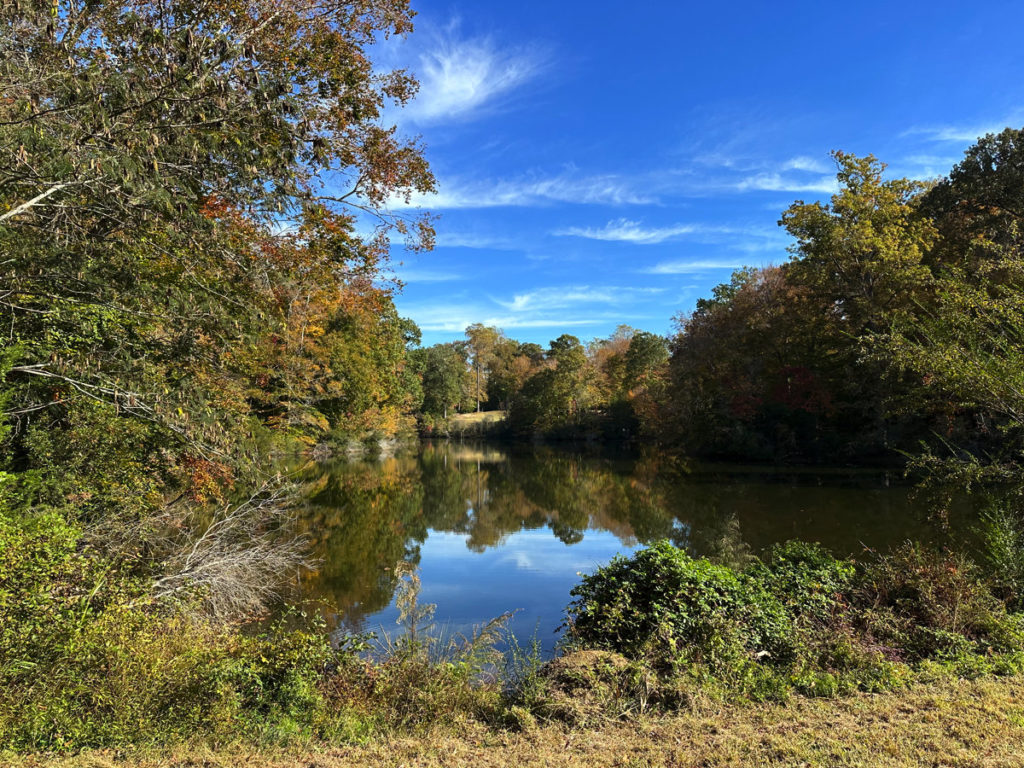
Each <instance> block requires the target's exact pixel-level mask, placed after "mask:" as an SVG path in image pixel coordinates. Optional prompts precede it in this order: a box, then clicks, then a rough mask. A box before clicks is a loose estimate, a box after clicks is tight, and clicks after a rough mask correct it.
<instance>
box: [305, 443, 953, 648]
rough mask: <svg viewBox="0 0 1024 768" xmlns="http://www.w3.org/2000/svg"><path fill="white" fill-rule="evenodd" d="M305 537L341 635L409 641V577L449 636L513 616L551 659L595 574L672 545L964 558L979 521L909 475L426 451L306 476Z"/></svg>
mask: <svg viewBox="0 0 1024 768" xmlns="http://www.w3.org/2000/svg"><path fill="white" fill-rule="evenodd" d="M299 479H300V481H301V483H302V484H303V486H304V494H305V498H306V506H305V510H304V512H303V514H302V517H301V521H300V526H301V528H302V530H303V532H304V533H305V534H306V535H307V536H309V537H310V538H311V539H312V541H313V542H314V546H315V555H316V557H317V560H318V567H317V569H316V570H315V571H313V572H311V573H309V574H307V575H306V576H305V577H304V579H303V582H302V585H301V590H302V593H303V595H302V596H303V597H304V598H306V599H308V600H311V601H314V602H315V603H316V605H317V606H318V609H319V610H321V611H323V612H324V613H325V615H326V616H327V617H328V622H329V624H330V626H331V627H332V630H333V631H334V632H336V633H344V632H368V631H376V632H378V633H380V632H381V631H382V630H383V631H384V632H387V633H389V634H391V635H394V634H395V633H396V632H398V631H399V630H400V628H399V627H398V626H397V625H396V618H397V616H398V611H397V609H396V608H395V606H394V595H395V588H396V585H397V580H396V577H395V566H396V565H397V564H398V563H399V562H400V561H403V560H404V561H407V562H409V563H411V564H414V565H415V566H417V567H418V569H419V575H420V578H421V580H422V591H421V594H420V600H421V602H423V603H433V604H435V605H436V606H437V608H436V613H435V616H434V621H435V629H436V630H439V631H442V632H445V633H450V634H458V633H469V632H470V631H472V628H473V627H474V626H475V625H480V624H482V623H484V622H486V621H488V620H490V619H492V618H494V617H496V616H499V615H500V614H503V613H505V612H508V611H514V612H515V615H514V617H513V618H512V620H511V622H510V625H509V626H510V628H511V630H512V631H513V632H514V633H515V634H516V637H517V638H518V639H519V641H520V642H522V643H529V642H530V641H531V639H532V638H533V637H534V636H535V637H536V639H537V640H538V641H539V643H540V645H541V648H542V650H543V651H544V652H545V653H551V651H552V650H553V648H554V645H555V643H556V641H557V639H558V634H557V633H556V629H557V628H558V626H559V624H560V623H561V622H562V619H563V616H564V609H565V606H566V604H567V603H568V602H569V600H570V599H571V597H570V595H569V591H570V590H571V589H572V587H573V586H574V585H575V584H577V583H578V582H579V578H580V574H581V573H589V572H592V571H593V570H594V569H596V568H598V567H599V566H601V565H603V564H605V563H607V562H608V561H609V560H611V558H612V557H614V556H615V555H616V554H618V553H628V552H630V551H632V550H633V549H635V548H637V547H640V546H643V545H645V544H649V543H651V542H654V541H657V540H659V539H669V540H671V541H672V542H673V543H675V544H676V545H677V546H680V547H684V548H685V549H686V550H687V551H689V552H690V553H691V554H693V555H695V556H701V557H710V558H712V559H714V560H716V561H718V562H724V563H726V564H731V565H736V564H742V563H743V562H745V561H747V560H749V559H750V558H751V557H752V556H754V555H756V554H757V553H759V552H761V551H762V550H764V549H765V548H766V547H768V546H770V545H771V544H773V543H775V542H779V541H785V540H787V539H792V538H800V539H805V540H809V541H817V542H820V543H821V544H823V545H825V546H826V547H828V548H829V549H831V550H832V551H833V552H835V553H836V554H839V555H853V556H858V557H859V556H870V552H869V550H879V551H884V550H886V549H888V548H890V547H892V546H894V545H896V544H899V543H901V542H903V541H905V540H907V539H916V540H932V541H939V542H941V543H944V544H950V543H952V544H954V545H959V546H964V545H965V544H966V542H967V541H968V539H969V534H970V530H971V527H972V526H971V523H970V520H969V517H970V516H969V514H968V513H967V512H966V511H961V512H960V513H958V514H957V515H956V516H955V517H954V519H952V520H951V522H950V525H948V526H946V527H943V526H941V525H939V524H937V523H936V521H934V520H930V519H929V517H928V515H927V514H926V512H927V510H926V509H925V508H924V507H925V504H924V502H923V501H920V500H917V499H915V495H914V493H913V489H912V488H910V487H909V486H908V485H906V484H904V483H903V482H902V480H901V475H900V473H898V472H895V473H892V472H890V473H886V472H881V471H864V470H857V471H847V470H828V471H826V470H814V469H810V470H794V469H786V470H777V469H770V468H768V469H766V468H763V467H760V468H758V467H740V466H731V465H729V466H726V465H693V464H687V463H685V462H681V461H679V460H672V459H669V458H667V457H664V456H660V455H653V454H652V455H630V454H615V453H608V452H581V451H573V450H568V449H556V448H541V447H538V448H526V447H519V448H508V447H504V446H494V445H481V444H473V445H471V444H465V445H462V444H457V443H433V444H431V443H425V444H423V445H421V446H420V447H419V449H418V450H415V451H410V452H408V453H407V454H403V455H398V456H394V457H389V458H384V459H376V460H347V459H346V460H336V461H332V462H328V463H319V464H313V465H310V466H308V467H306V468H305V469H304V470H302V471H301V473H300V475H299Z"/></svg>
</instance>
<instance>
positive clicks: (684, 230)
mask: <svg viewBox="0 0 1024 768" xmlns="http://www.w3.org/2000/svg"><path fill="white" fill-rule="evenodd" d="M697 229H698V227H697V226H696V225H693V224H673V225H671V226H668V227H645V226H644V225H642V224H641V223H640V222H638V221H631V220H629V219H616V220H614V221H609V222H608V223H607V224H605V225H604V226H603V227H598V228H594V227H567V228H565V229H559V230H556V231H555V232H553V233H552V234H554V235H559V236H569V237H583V238H587V239H589V240H607V241H612V242H623V243H636V244H638V245H649V244H654V243H663V242H665V241H666V240H670V239H672V238H675V237H680V236H682V235H688V234H692V233H693V232H696V231H697Z"/></svg>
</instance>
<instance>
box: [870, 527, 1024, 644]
mask: <svg viewBox="0 0 1024 768" xmlns="http://www.w3.org/2000/svg"><path fill="white" fill-rule="evenodd" d="M858 582H859V583H858V585H857V587H856V589H855V590H854V591H853V597H854V600H855V602H856V604H857V607H858V608H859V610H860V617H861V618H860V621H861V624H862V627H863V628H864V630H865V631H866V632H867V633H868V634H869V635H870V636H871V637H873V638H874V639H876V640H877V641H879V642H881V643H884V644H885V645H888V646H890V647H892V648H893V649H896V650H897V652H899V653H901V654H902V655H904V657H905V658H907V659H908V660H918V659H926V658H951V657H956V656H961V655H963V654H964V653H981V654H986V653H992V652H1001V651H1013V650H1019V649H1021V648H1022V646H1024V633H1022V628H1021V625H1020V621H1019V620H1018V619H1017V618H1016V617H1014V616H1011V615H1008V614H1007V612H1006V608H1005V606H1004V604H1003V603H1002V602H1001V601H999V600H998V599H996V597H995V596H994V595H993V594H992V593H991V591H990V590H989V589H988V587H987V586H986V585H985V584H984V582H983V581H982V579H981V574H980V573H979V571H978V568H977V567H976V566H975V565H974V564H973V563H971V562H970V561H969V560H967V559H966V558H965V557H963V556H962V555H957V554H952V553H948V552H939V551H933V550H929V549H926V548H924V547H922V546H920V545H919V544H913V543H908V544H905V545H904V546H903V547H901V548H900V549H898V550H896V551H895V552H893V553H892V554H890V555H887V556H885V557H880V558H878V559H877V560H876V561H875V562H873V563H871V564H869V565H868V566H867V567H866V568H865V569H864V572H863V573H862V574H861V576H860V577H859V579H858Z"/></svg>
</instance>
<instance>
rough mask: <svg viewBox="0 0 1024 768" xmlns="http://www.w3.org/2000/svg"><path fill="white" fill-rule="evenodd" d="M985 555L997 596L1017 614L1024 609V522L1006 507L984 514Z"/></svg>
mask: <svg viewBox="0 0 1024 768" xmlns="http://www.w3.org/2000/svg"><path fill="white" fill-rule="evenodd" d="M981 534H982V542H983V548H982V554H983V555H984V558H985V561H986V562H985V565H986V566H987V567H988V572H989V573H990V578H991V580H992V582H993V583H994V585H995V588H996V591H997V594H998V595H999V596H1000V597H1001V598H1002V599H1003V600H1004V601H1005V602H1006V603H1007V605H1008V606H1009V607H1010V608H1011V609H1013V610H1016V611H1020V610H1021V609H1022V608H1024V522H1022V521H1021V518H1020V515H1019V514H1017V513H1015V512H1014V511H1013V510H1012V509H1010V508H1008V507H1006V506H994V507H992V508H990V509H988V510H987V511H986V512H984V513H983V514H982V519H981Z"/></svg>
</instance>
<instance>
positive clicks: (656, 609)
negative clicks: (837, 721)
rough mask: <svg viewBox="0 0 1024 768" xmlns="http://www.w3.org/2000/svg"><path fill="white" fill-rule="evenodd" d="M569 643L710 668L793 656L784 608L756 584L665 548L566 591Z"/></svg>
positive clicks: (618, 561) (622, 560) (617, 563)
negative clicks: (759, 658)
mask: <svg viewBox="0 0 1024 768" xmlns="http://www.w3.org/2000/svg"><path fill="white" fill-rule="evenodd" d="M571 594H572V595H573V596H574V597H575V598H576V599H575V600H574V601H573V602H572V603H570V605H569V608H568V616H569V618H568V627H569V632H570V635H569V642H571V643H574V644H579V645H582V646H596V647H601V648H606V649H608V650H612V651H616V652H618V653H623V654H625V655H627V656H631V657H634V658H635V657H639V656H644V655H648V654H650V655H651V656H652V657H661V658H663V659H668V660H671V661H672V662H673V663H697V664H705V665H708V666H709V667H711V668H715V667H716V666H717V665H720V664H728V663H732V662H734V661H735V660H736V659H737V658H739V657H740V656H742V655H743V654H744V653H749V654H752V655H756V654H762V656H765V655H766V656H767V657H768V658H770V659H773V660H774V659H779V660H781V659H783V658H786V657H788V656H789V655H790V654H791V653H792V648H791V640H790V635H791V631H792V630H791V627H790V626H789V619H788V617H787V616H786V614H785V611H784V610H783V607H782V605H781V604H780V603H778V601H777V600H775V599H774V598H773V597H772V596H771V595H770V594H769V593H768V592H767V591H765V590H764V589H763V588H762V587H761V585H760V584H757V583H756V582H753V581H751V580H750V579H748V578H746V577H745V576H744V575H742V574H736V573H734V572H733V571H731V570H730V569H729V568H726V567H724V566H720V565H714V564H713V563H710V562H709V561H707V560H695V559H693V558H691V557H690V556H689V555H687V554H686V553H685V552H683V551H682V550H680V549H676V548H675V547H673V546H672V545H671V544H669V543H668V542H664V541H663V542H659V543H657V544H655V545H653V546H651V547H649V548H647V549H642V550H640V551H638V552H636V553H635V554H634V555H633V556H632V557H630V558H626V557H622V556H619V557H617V558H615V559H614V560H612V562H611V563H609V564H608V565H607V566H605V567H603V568H601V569H599V570H598V571H597V572H595V573H594V574H592V575H589V576H584V577H583V581H582V582H581V583H580V584H579V585H578V586H576V587H575V588H574V589H573V590H572V593H571Z"/></svg>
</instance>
